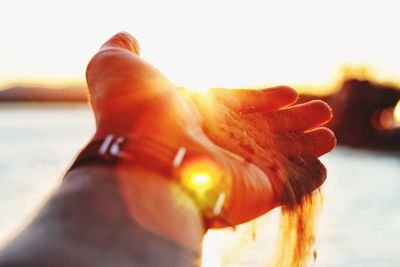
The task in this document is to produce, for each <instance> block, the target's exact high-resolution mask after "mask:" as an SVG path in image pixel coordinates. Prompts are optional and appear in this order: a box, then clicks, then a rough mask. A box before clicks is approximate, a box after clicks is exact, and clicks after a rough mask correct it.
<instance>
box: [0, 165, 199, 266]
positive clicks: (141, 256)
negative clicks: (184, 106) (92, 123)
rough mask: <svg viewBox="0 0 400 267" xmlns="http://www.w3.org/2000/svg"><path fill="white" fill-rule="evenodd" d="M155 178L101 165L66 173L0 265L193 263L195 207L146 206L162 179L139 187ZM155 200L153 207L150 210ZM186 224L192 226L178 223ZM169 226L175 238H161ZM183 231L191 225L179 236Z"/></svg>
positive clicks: (196, 233)
mask: <svg viewBox="0 0 400 267" xmlns="http://www.w3.org/2000/svg"><path fill="white" fill-rule="evenodd" d="M155 176H157V175H155V174H154V175H152V174H151V173H149V172H144V171H135V172H133V173H132V172H130V173H126V172H125V171H122V172H120V171H119V174H117V173H116V171H115V170H113V169H111V168H108V167H105V168H104V167H100V166H91V167H90V166H89V167H83V168H78V169H76V170H74V171H72V172H70V173H69V174H68V176H67V177H66V178H65V179H64V181H63V183H62V184H61V186H60V188H59V189H58V190H57V191H56V192H55V193H54V195H53V196H52V197H51V198H50V199H49V200H48V202H47V203H46V205H45V206H44V207H43V208H42V210H41V211H40V212H39V214H38V215H37V216H36V218H35V219H34V220H33V221H32V222H31V223H30V224H29V225H28V227H27V228H26V229H25V230H24V231H23V232H22V233H21V234H19V235H18V236H17V238H16V239H15V240H13V241H12V242H11V243H10V244H8V245H7V246H6V247H5V248H4V249H3V251H2V252H0V266H1V267H3V266H4V267H6V266H74V267H79V266H165V263H166V261H167V262H168V261H171V262H170V264H168V265H169V266H192V265H193V264H194V262H195V261H196V260H197V258H198V257H199V255H200V249H199V248H200V246H201V240H202V235H203V229H202V228H201V227H202V226H201V220H200V218H199V216H198V214H197V215H196V212H197V211H196V210H195V207H193V210H192V211H191V212H190V210H189V212H186V213H184V210H175V214H167V213H170V212H172V211H173V209H176V208H177V207H178V205H177V203H167V201H162V202H158V203H156V204H155V203H153V204H151V203H152V201H154V200H155V198H154V197H155V196H157V195H159V194H158V193H157V190H160V189H161V188H162V184H163V182H167V181H166V179H164V181H161V185H160V186H161V187H159V189H157V188H153V189H152V187H151V186H147V187H146V185H148V184H149V181H150V182H151V181H156V179H159V178H160V177H155ZM139 181H142V182H141V183H140V184H138V182H139ZM126 186H129V187H130V188H125V187H126ZM130 189H132V190H130ZM149 190H150V191H152V192H146V191H149ZM165 190H166V191H167V192H168V190H171V188H166V189H165V188H164V191H165ZM144 193H147V195H146V198H144V197H145V195H143V194H144ZM149 193H150V195H149ZM175 193H176V192H175ZM165 196H166V195H164V196H161V197H164V198H165ZM171 199H172V198H171ZM128 202H129V203H128ZM149 203H150V204H149ZM154 204H155V205H158V207H159V210H158V211H157V210H151V206H152V205H153V207H154ZM149 208H150V209H149ZM181 208H184V209H191V207H190V205H185V207H181ZM163 216H169V217H163ZM157 222H158V223H159V224H160V225H157ZM163 222H168V224H169V225H167V226H165V224H164V223H163ZM188 223H189V225H190V227H191V229H186V228H185V226H186V225H187V224H188ZM171 227H172V228H171ZM173 229H181V234H179V233H175V234H177V235H178V236H182V239H181V240H179V239H178V240H177V239H176V238H174V236H168V234H169V233H170V232H172V230H173ZM185 231H190V233H189V235H188V234H186V237H185ZM174 239H175V240H174Z"/></svg>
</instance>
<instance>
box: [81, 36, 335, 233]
mask: <svg viewBox="0 0 400 267" xmlns="http://www.w3.org/2000/svg"><path fill="white" fill-rule="evenodd" d="M87 82H88V86H89V91H90V99H91V104H92V107H93V110H94V113H95V117H96V125H97V132H96V137H101V136H105V135H106V134H109V133H113V134H119V135H129V134H132V133H135V134H137V135H141V136H146V137H148V138H151V139H153V140H157V141H158V142H161V143H164V144H168V146H170V147H175V148H176V149H178V148H179V147H180V146H182V145H184V146H186V147H188V149H190V148H195V149H197V150H198V149H200V150H202V151H204V153H208V154H210V156H212V157H214V158H216V159H218V160H220V161H221V162H224V164H225V166H227V170H226V172H227V173H230V176H228V177H230V178H229V179H230V181H228V182H229V184H231V192H230V194H229V197H228V199H227V201H226V202H225V203H226V205H225V207H224V208H225V210H226V217H227V218H228V219H229V220H230V222H231V223H233V224H239V223H243V222H246V221H248V220H251V219H253V218H255V217H257V216H260V215H262V214H264V213H266V212H267V211H269V210H271V209H272V208H274V207H276V206H278V205H281V204H284V203H285V202H294V201H293V198H295V199H299V198H301V197H302V196H304V195H305V194H308V193H310V192H311V191H313V190H314V189H316V188H317V187H319V186H320V185H321V184H322V182H323V181H324V179H325V177H326V172H325V169H324V167H323V165H322V164H321V163H320V162H319V161H318V159H317V157H318V156H320V155H322V154H324V153H326V152H328V151H330V150H331V149H333V147H334V146H335V138H334V135H333V133H332V132H331V131H329V130H328V129H325V128H317V129H314V128H315V127H317V126H318V125H321V124H322V123H324V122H327V121H328V120H329V119H330V118H331V111H330V109H329V107H328V106H327V105H326V104H324V103H323V102H319V101H314V102H310V103H306V104H302V105H297V106H292V107H289V108H285V109H280V108H283V107H285V106H288V105H290V104H292V103H294V102H295V101H296V98H297V95H296V93H295V91H294V90H292V89H290V88H288V87H277V88H272V89H267V90H262V91H253V90H232V91H231V90H226V89H214V90H212V91H211V92H210V93H208V94H206V95H203V96H201V95H195V96H193V99H194V102H195V103H196V107H197V109H196V107H195V106H194V105H193V104H192V103H191V101H189V100H188V99H184V97H182V95H181V94H180V93H178V90H177V89H176V87H175V86H174V85H173V84H172V83H171V82H169V81H168V80H167V79H166V78H165V77H164V76H163V75H162V74H161V73H160V72H159V71H158V70H157V69H155V68H154V67H153V66H151V65H150V64H148V63H147V62H145V61H144V60H143V59H141V58H140V57H139V46H138V43H137V41H136V40H135V39H134V38H133V37H131V36H130V35H129V34H126V33H119V34H117V35H115V36H114V37H112V38H111V39H110V40H109V41H107V42H106V43H105V44H104V45H103V46H102V48H101V49H100V52H99V53H98V54H96V55H95V56H94V57H93V59H92V60H91V62H90V64H89V66H88V69H87ZM196 110H199V111H200V113H199V112H197V111H196ZM199 114H201V116H199ZM202 129H204V132H205V133H206V134H205V133H204V132H203V130H202ZM311 129H314V130H312V131H309V130H311ZM210 139H211V140H212V141H210ZM227 150H230V151H231V152H233V153H235V154H236V155H239V156H241V157H236V156H232V155H231V154H230V153H229V152H227ZM293 182H294V183H298V184H305V185H306V186H302V187H301V188H302V189H303V190H301V191H300V192H297V193H295V194H294V196H289V195H288V190H285V189H286V188H288V187H287V184H289V183H293ZM295 187H296V186H295ZM220 226H223V225H221V224H216V225H214V227H220Z"/></svg>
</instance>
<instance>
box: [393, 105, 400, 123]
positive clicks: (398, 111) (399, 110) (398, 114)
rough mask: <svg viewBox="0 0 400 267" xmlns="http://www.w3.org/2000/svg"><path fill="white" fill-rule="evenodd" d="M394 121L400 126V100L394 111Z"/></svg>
mask: <svg viewBox="0 0 400 267" xmlns="http://www.w3.org/2000/svg"><path fill="white" fill-rule="evenodd" d="M393 118H394V121H395V122H396V123H397V124H398V125H399V126H400V99H399V101H398V102H397V105H396V107H395V108H394V111H393Z"/></svg>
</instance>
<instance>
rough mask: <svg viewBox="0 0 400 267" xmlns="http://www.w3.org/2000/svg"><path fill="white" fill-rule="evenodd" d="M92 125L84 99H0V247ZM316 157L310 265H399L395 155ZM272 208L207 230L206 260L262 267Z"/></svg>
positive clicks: (399, 167)
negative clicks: (321, 172)
mask: <svg viewBox="0 0 400 267" xmlns="http://www.w3.org/2000/svg"><path fill="white" fill-rule="evenodd" d="M93 132H94V118H93V116H92V114H91V112H90V109H89V107H88V106H86V105H42V104H41V105H39V104H36V105H35V104H30V105H26V104H18V105H15V104H1V105H0V246H1V245H2V244H5V243H6V242H7V240H9V239H11V238H12V236H13V235H14V234H15V233H17V232H18V231H19V230H20V229H21V228H23V226H24V225H25V224H26V223H27V222H29V219H30V218H31V217H32V216H33V215H34V214H35V212H36V211H37V209H38V208H39V207H40V206H41V205H42V203H43V202H44V201H46V199H47V198H48V196H49V195H50V194H51V192H52V190H54V188H56V187H57V186H58V185H59V183H60V178H61V176H62V174H63V172H64V171H65V170H66V169H67V168H68V166H69V164H70V163H71V161H72V160H73V158H74V157H75V155H76V153H77V152H78V150H79V148H81V146H82V145H83V144H85V143H86V142H87V141H88V140H89V138H90V137H91V135H92V134H93ZM321 160H322V161H323V162H324V164H325V165H326V166H327V169H328V179H327V181H326V183H325V184H324V187H323V191H324V194H325V202H324V207H323V211H322V215H321V218H320V222H319V228H318V234H317V251H318V257H317V261H316V263H315V266H319V267H349V266H351V267H376V266H385V267H397V266H400V156H399V155H398V154H397V155H396V154H388V153H376V152H369V151H365V150H354V149H350V148H343V147H340V148H337V149H336V150H335V151H333V152H332V153H330V154H328V155H326V156H324V157H322V159H321ZM278 214H279V212H278V211H274V212H272V215H270V216H266V217H264V218H263V219H262V220H259V221H258V222H257V223H256V225H257V227H256V231H248V229H249V227H250V228H251V226H249V227H247V228H246V229H247V230H241V231H239V232H232V231H230V230H227V231H223V232H211V233H210V234H209V235H208V236H207V239H206V243H205V245H206V247H205V250H204V264H205V266H207V267H217V266H218V265H222V266H241V267H243V266H249V267H250V266H265V262H266V260H267V259H268V257H269V255H268V253H269V252H271V253H273V247H274V240H273V237H272V236H273V235H271V232H276V229H277V222H278V221H277V220H276V218H274V217H278ZM246 231H247V232H246ZM243 232H246V233H243ZM249 236H251V238H249ZM254 238H255V239H254ZM253 239H254V240H253ZM215 257H218V259H216V258H215Z"/></svg>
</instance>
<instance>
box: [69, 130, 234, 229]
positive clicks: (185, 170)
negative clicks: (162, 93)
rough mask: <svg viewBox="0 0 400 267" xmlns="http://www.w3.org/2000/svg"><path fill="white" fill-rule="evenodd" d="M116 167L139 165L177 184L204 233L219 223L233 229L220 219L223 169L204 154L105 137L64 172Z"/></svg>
mask: <svg viewBox="0 0 400 267" xmlns="http://www.w3.org/2000/svg"><path fill="white" fill-rule="evenodd" d="M98 163H101V164H107V165H111V166H115V165H117V164H118V163H125V164H126V163H133V164H143V165H145V166H147V167H149V168H151V169H152V170H155V171H157V172H159V173H160V174H162V175H163V176H164V177H168V178H171V179H173V180H174V181H175V182H177V183H178V184H179V185H180V186H181V188H182V189H183V190H184V191H185V192H187V193H188V194H189V195H190V196H191V197H192V199H193V200H194V202H195V203H196V205H197V207H198V209H199V211H200V212H201V214H202V217H203V221H204V226H205V228H206V229H209V228H211V227H212V225H213V224H214V223H215V222H216V221H219V222H220V223H222V224H223V225H226V226H230V227H233V228H235V227H234V226H233V225H232V224H231V223H230V222H229V220H228V219H227V218H226V216H224V214H225V210H224V208H223V206H224V203H225V201H226V198H227V193H228V192H229V188H228V187H229V185H227V184H226V181H227V180H226V178H227V177H226V175H227V174H228V172H227V171H226V168H225V166H223V165H222V164H221V163H220V162H217V161H216V160H215V159H214V158H212V157H211V156H210V155H207V154H206V153H196V152H193V151H189V150H188V149H187V148H186V147H180V148H179V149H178V150H174V149H172V148H171V147H168V146H167V145H165V144H162V143H159V142H157V141H155V140H152V139H149V138H147V137H144V136H136V135H129V136H116V135H113V134H109V135H107V136H106V137H105V138H104V139H97V140H93V141H91V142H90V143H89V144H88V145H86V146H85V148H84V149H83V150H82V151H81V152H80V153H79V154H78V156H77V158H76V159H75V161H74V163H73V164H72V166H71V167H70V168H69V170H68V172H69V171H71V170H72V169H75V168H77V167H79V166H82V165H87V164H98ZM68 172H67V173H68Z"/></svg>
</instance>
